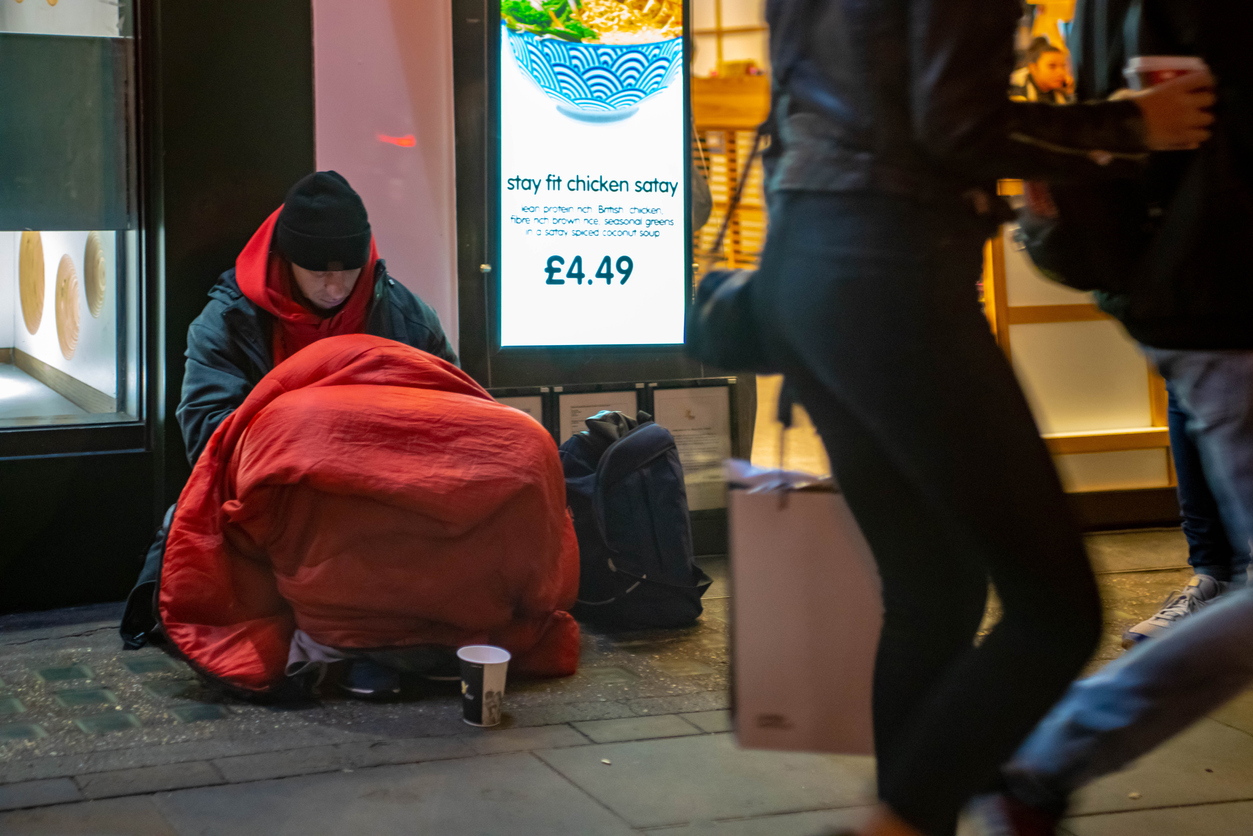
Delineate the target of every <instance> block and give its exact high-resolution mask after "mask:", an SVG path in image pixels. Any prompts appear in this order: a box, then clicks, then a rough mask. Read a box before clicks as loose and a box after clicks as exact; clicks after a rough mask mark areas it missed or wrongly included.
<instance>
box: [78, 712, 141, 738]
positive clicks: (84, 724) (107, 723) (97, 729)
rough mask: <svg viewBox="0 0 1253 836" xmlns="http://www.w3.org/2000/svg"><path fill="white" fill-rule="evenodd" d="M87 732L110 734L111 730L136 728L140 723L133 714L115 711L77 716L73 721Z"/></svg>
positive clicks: (118, 730)
mask: <svg viewBox="0 0 1253 836" xmlns="http://www.w3.org/2000/svg"><path fill="white" fill-rule="evenodd" d="M74 725H76V726H78V727H79V728H80V729H82V730H83V731H84V732H86V733H87V734H112V733H113V732H120V731H130V730H131V729H137V728H139V727H140V726H141V725H143V724H142V723H140V722H139V718H138V717H136V716H135V715H134V714H129V713H127V712H124V711H115V712H112V713H110V714H94V715H92V716H91V717H79V718H78V719H77V720H75V721H74Z"/></svg>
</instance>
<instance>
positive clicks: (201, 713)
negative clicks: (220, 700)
mask: <svg viewBox="0 0 1253 836" xmlns="http://www.w3.org/2000/svg"><path fill="white" fill-rule="evenodd" d="M170 713H171V714H173V715H174V719H175V720H178V721H179V722H180V723H201V722H204V721H206V720H226V719H229V718H230V717H231V712H230V711H229V710H228V709H227V708H226V706H223V705H214V704H212V703H203V702H202V703H196V704H194V705H180V706H178V707H177V708H171V709H170Z"/></svg>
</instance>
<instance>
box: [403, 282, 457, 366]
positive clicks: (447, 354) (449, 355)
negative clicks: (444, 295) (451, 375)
mask: <svg viewBox="0 0 1253 836" xmlns="http://www.w3.org/2000/svg"><path fill="white" fill-rule="evenodd" d="M414 298H417V297H414ZM417 301H418V307H419V308H420V310H421V311H422V326H423V328H425V329H426V338H425V345H420V346H417V347H418V348H420V349H422V350H423V351H425V352H427V353H428V354H434V355H435V356H436V357H438V358H439V359H441V360H447V361H448V362H449V363H452V364H453V365H454V366H457V367H458V368H460V367H461V359H460V358H459V357H457V352H456V350H455V349H454V348H453V347H452V343H451V342H449V341H448V335H447V334H445V333H444V327H443V326H442V325H440V322H439V314H437V313H435V311H434V310H433V309H432V308H431V306H430V305H428V304H426V303H425V302H423V301H422V300H421V299H418V300H417Z"/></svg>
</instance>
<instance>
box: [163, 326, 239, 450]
mask: <svg viewBox="0 0 1253 836" xmlns="http://www.w3.org/2000/svg"><path fill="white" fill-rule="evenodd" d="M209 315H210V313H209V311H206V312H205V313H204V314H201V315H200V316H199V317H198V318H197V319H196V320H195V321H194V322H193V323H192V324H191V328H190V329H188V331H187V368H186V371H185V372H184V373H183V395H182V399H181V400H180V401H179V404H178V409H177V410H175V413H174V414H175V417H176V418H177V419H178V426H179V429H180V430H182V432H183V443H184V444H185V445H186V447H187V460H188V461H189V462H191V464H192V465H193V466H194V465H195V464H196V460H197V459H199V458H200V453H201V452H202V451H203V450H204V448H205V445H206V444H208V443H209V437H210V436H212V435H213V431H214V430H216V429H217V428H218V425H219V424H221V423H222V422H223V421H224V420H226V416H228V415H230V414H231V413H232V412H234V411H235V410H236V409H238V408H239V405H240V404H242V403H243V402H244V400H245V399H246V398H247V397H248V393H249V392H251V391H252V384H251V383H249V381H248V378H247V375H246V374H245V372H244V370H243V369H242V368H241V362H242V360H241V356H240V352H239V349H238V347H237V346H232V345H231V343H230V337H229V334H228V333H227V332H226V329H225V328H222V327H220V326H215V325H210V324H207V323H206V322H205V319H206V317H207V316H209Z"/></svg>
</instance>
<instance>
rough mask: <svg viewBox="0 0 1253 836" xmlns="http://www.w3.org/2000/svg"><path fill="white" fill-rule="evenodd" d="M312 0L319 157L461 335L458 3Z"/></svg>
mask: <svg viewBox="0 0 1253 836" xmlns="http://www.w3.org/2000/svg"><path fill="white" fill-rule="evenodd" d="M312 3H313V55H314V68H313V72H314V88H315V90H314V103H315V114H316V115H315V121H316V140H317V165H318V168H319V169H322V170H325V169H335V170H336V171H338V172H340V173H341V174H343V175H344V176H345V177H347V178H348V181H349V182H350V183H352V185H353V187H354V188H355V189H356V190H357V191H358V192H360V193H361V196H362V198H363V199H364V200H365V205H366V209H367V211H368V212H369V213H370V224H371V226H373V228H374V237H375V239H376V240H377V242H378V248H379V254H380V255H381V256H382V257H383V258H385V259H386V260H387V267H388V271H389V272H390V273H391V274H392V276H393V277H394V278H395V279H396V280H397V281H399V282H401V283H402V284H404V285H405V286H406V287H408V288H409V289H410V290H412V291H413V292H415V293H416V294H418V295H419V296H420V297H422V298H423V299H424V300H426V302H427V303H428V304H429V305H430V306H431V307H433V308H434V309H435V310H436V312H438V313H439V317H440V320H441V321H442V322H443V324H444V330H445V331H447V333H448V337H449V339H451V340H452V342H453V345H457V270H456V264H457V261H456V232H457V226H456V194H455V180H454V171H453V161H454V156H453V146H454V140H453V88H452V12H451V4H450V3H448V2H447V0H312ZM389 140H390V141H389Z"/></svg>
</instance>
